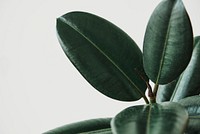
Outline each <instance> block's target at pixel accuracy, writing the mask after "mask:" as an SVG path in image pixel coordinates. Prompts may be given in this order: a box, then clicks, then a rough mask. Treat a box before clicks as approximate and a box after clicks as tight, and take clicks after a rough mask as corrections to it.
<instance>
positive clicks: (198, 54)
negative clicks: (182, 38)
mask: <svg viewBox="0 0 200 134" xmlns="http://www.w3.org/2000/svg"><path fill="white" fill-rule="evenodd" d="M196 43H197V44H195V47H194V50H193V53H192V58H191V60H190V63H189V65H188V66H187V68H186V70H185V71H184V73H183V74H182V75H181V77H180V78H179V81H178V83H177V85H176V88H175V90H174V93H173V95H172V97H171V100H172V101H178V100H180V99H183V98H185V97H188V96H193V95H197V94H200V38H199V39H198V41H197V40H196Z"/></svg>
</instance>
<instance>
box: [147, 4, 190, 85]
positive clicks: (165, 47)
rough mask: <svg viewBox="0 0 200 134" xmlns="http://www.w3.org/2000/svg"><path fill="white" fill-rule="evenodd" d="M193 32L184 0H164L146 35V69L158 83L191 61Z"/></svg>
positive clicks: (154, 15)
mask: <svg viewBox="0 0 200 134" xmlns="http://www.w3.org/2000/svg"><path fill="white" fill-rule="evenodd" d="M192 49H193V32H192V27H191V22H190V19H189V16H188V14H187V12H186V10H185V7H184V5H183V2H182V1H181V0H163V1H162V2H161V3H160V4H159V5H158V6H157V8H156V9H155V10H154V12H153V14H152V15H151V18H150V20H149V22H148V25H147V29H146V33H145V38H144V46H143V52H144V69H145V72H146V73H147V75H148V76H149V78H150V79H151V80H152V81H153V82H155V83H156V84H167V83H169V82H171V81H173V80H175V79H176V78H177V77H178V76H179V75H180V74H181V73H182V72H183V70H184V69H185V68H186V66H187V65H188V63H189V61H190V58H191V54H192Z"/></svg>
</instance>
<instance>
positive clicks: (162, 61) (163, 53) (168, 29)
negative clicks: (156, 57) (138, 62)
mask: <svg viewBox="0 0 200 134" xmlns="http://www.w3.org/2000/svg"><path fill="white" fill-rule="evenodd" d="M175 4H176V3H175ZM175 4H174V5H173V7H172V11H171V13H170V18H169V22H168V26H167V33H166V36H165V44H164V48H163V51H162V57H161V61H160V67H159V71H158V76H157V80H156V84H158V81H159V79H160V76H161V71H162V68H163V64H164V59H165V53H166V50H167V40H168V39H169V32H170V22H171V15H172V12H173V8H174V6H175Z"/></svg>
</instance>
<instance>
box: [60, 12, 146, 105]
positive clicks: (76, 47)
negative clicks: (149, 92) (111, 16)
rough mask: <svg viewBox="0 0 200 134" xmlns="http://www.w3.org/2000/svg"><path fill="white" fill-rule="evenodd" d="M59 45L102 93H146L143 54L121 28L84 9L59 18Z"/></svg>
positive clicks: (121, 96)
mask: <svg viewBox="0 0 200 134" xmlns="http://www.w3.org/2000/svg"><path fill="white" fill-rule="evenodd" d="M57 32H58V38H59V41H60V44H61V46H62V48H63V50H64V52H65V53H66V55H67V56H68V58H69V59H70V60H71V62H72V63H73V64H74V65H75V67H76V68H77V69H78V70H79V72H80V73H81V74H82V75H83V76H84V77H85V79H86V80H87V81H88V82H89V83H90V84H91V85H92V86H93V87H95V88H96V89H97V90H98V91H100V92H101V93H103V94H105V95H107V96H109V97H111V98H114V99H117V100H124V101H132V100H138V99H140V98H141V97H142V96H144V92H145V90H146V84H145V82H144V81H143V79H142V78H141V76H140V75H143V76H142V77H144V78H145V79H146V78H147V77H146V75H145V73H144V70H143V63H142V53H141V51H140V49H139V48H138V46H137V45H136V44H135V42H134V41H133V40H132V39H131V38H130V37H129V36H128V35H127V34H126V33H124V32H123V31H122V30H120V29H119V28H118V27H116V26H115V25H113V24H111V23H110V22H108V21H107V20H105V19H102V18H100V17H98V16H95V15H92V14H89V13H85V12H71V13H68V14H65V15H63V16H61V17H60V18H58V20H57Z"/></svg>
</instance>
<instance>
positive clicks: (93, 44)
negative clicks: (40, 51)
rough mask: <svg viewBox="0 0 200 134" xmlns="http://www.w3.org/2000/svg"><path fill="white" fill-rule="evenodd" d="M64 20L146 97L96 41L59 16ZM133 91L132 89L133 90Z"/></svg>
mask: <svg viewBox="0 0 200 134" xmlns="http://www.w3.org/2000/svg"><path fill="white" fill-rule="evenodd" d="M59 19H60V20H61V21H62V22H64V23H65V24H67V25H68V26H70V27H71V28H72V29H74V30H75V31H76V32H78V33H79V34H80V35H81V36H82V37H84V38H85V39H86V40H87V41H88V42H90V43H91V44H92V46H93V47H95V48H96V49H97V50H98V51H99V52H100V53H101V54H102V55H104V56H105V57H106V58H107V60H109V61H110V62H111V63H112V64H113V65H114V66H115V67H116V68H117V69H118V70H119V71H120V72H121V73H122V74H123V75H124V76H125V78H126V79H127V80H128V81H129V82H130V83H131V84H132V85H133V86H134V87H135V88H136V91H137V92H138V93H139V94H140V95H141V96H142V97H143V98H146V96H145V95H144V93H142V92H141V91H140V89H139V88H138V87H137V86H136V85H135V83H134V82H133V81H132V80H131V79H130V78H129V77H128V76H127V75H126V74H125V73H124V72H123V71H122V69H121V68H120V67H119V66H118V65H117V64H116V63H115V62H114V61H112V59H110V58H109V57H108V56H107V55H106V54H105V53H104V52H103V51H102V50H101V49H100V48H99V47H98V46H97V45H96V44H95V43H93V42H92V41H91V40H90V39H89V38H87V37H86V36H85V35H84V34H82V33H81V31H79V30H78V29H76V28H74V27H73V26H72V24H71V22H68V21H67V20H66V19H65V18H64V17H60V18H59ZM131 92H132V91H131Z"/></svg>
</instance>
